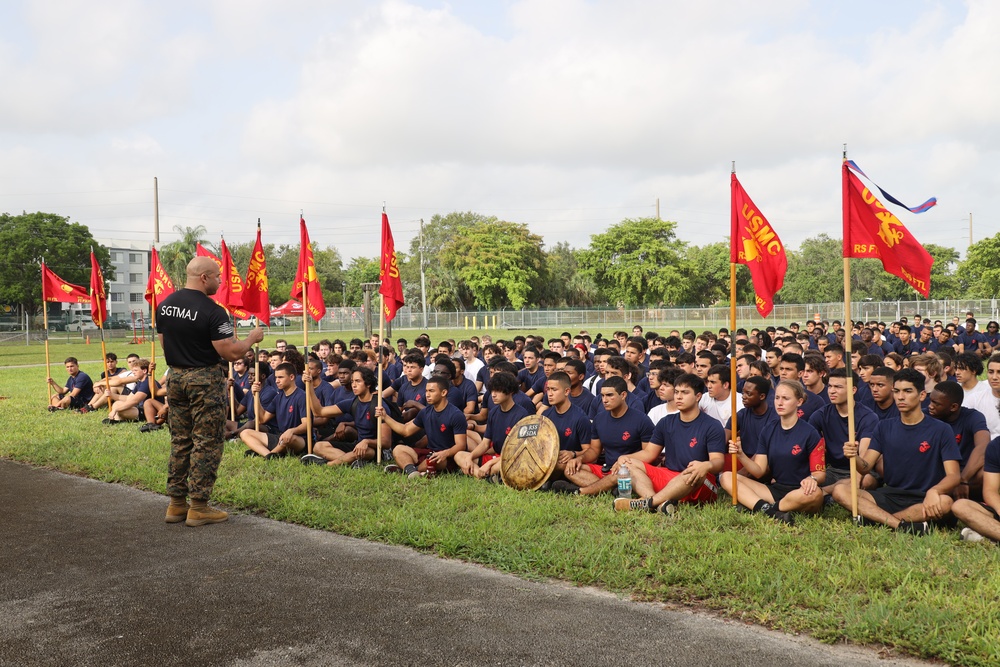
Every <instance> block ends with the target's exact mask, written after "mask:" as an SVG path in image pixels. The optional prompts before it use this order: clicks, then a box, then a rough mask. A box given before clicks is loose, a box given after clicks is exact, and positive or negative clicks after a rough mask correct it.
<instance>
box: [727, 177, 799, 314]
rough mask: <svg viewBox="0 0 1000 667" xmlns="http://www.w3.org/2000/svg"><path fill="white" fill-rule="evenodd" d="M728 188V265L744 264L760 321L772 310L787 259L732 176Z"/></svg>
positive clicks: (767, 226)
mask: <svg viewBox="0 0 1000 667" xmlns="http://www.w3.org/2000/svg"><path fill="white" fill-rule="evenodd" d="M731 186H732V204H733V210H732V232H731V235H730V237H729V238H730V250H729V261H730V262H732V263H734V264H746V266H747V268H748V269H750V278H751V279H752V280H753V291H754V294H755V295H756V298H755V301H756V304H757V311H758V312H759V313H760V314H761V316H762V317H767V316H768V315H770V313H771V310H772V309H773V308H774V295H775V294H776V293H777V292H778V290H780V289H781V287H782V286H783V285H784V284H785V271H786V270H787V269H788V258H787V257H786V256H785V247H784V246H783V245H782V244H781V239H780V238H778V235H777V234H776V233H775V231H774V230H773V229H772V228H771V225H770V224H769V223H768V221H767V219H766V218H765V217H764V215H763V214H762V213H761V212H760V209H758V208H757V205H756V204H754V203H753V201H752V200H751V199H750V196H749V195H747V193H746V190H744V189H743V186H742V185H740V182H739V180H738V179H737V178H736V174H735V173H733V175H732V179H731Z"/></svg>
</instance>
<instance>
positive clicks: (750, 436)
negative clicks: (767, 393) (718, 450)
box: [726, 406, 778, 458]
mask: <svg viewBox="0 0 1000 667" xmlns="http://www.w3.org/2000/svg"><path fill="white" fill-rule="evenodd" d="M774 421H778V413H777V412H775V411H774V408H772V407H771V406H767V412H765V413H764V414H762V415H758V414H755V413H754V411H753V410H749V409H747V408H741V409H740V411H739V412H737V413H736V436H737V437H738V438H739V439H740V445H741V446H742V447H743V453H744V454H746V455H747V456H749V457H751V458H753V457H754V456H756V454H757V452H758V451H760V434H761V433H763V431H764V428H765V427H767V425H768V424H770V423H771V422H774ZM726 429H727V430H728V431H732V430H733V418H732V417H730V418H729V419H728V420H727V422H726ZM726 451H728V447H727V448H726Z"/></svg>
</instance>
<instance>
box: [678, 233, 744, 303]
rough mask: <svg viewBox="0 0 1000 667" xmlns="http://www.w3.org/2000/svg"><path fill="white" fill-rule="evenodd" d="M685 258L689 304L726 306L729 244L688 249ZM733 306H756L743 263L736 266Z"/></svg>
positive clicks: (728, 292)
mask: <svg viewBox="0 0 1000 667" xmlns="http://www.w3.org/2000/svg"><path fill="white" fill-rule="evenodd" d="M685 259H686V260H687V262H686V264H687V266H689V267H690V271H691V275H690V277H689V279H688V284H689V286H690V289H691V302H692V303H695V304H704V305H710V304H728V303H729V297H730V290H729V241H728V240H726V241H720V242H718V243H710V244H708V245H705V246H689V247H688V248H687V252H686V254H685ZM736 303H737V305H741V306H745V305H750V304H753V303H755V300H754V290H753V281H752V280H751V278H750V270H749V269H748V268H747V267H746V266H744V265H743V264H737V265H736Z"/></svg>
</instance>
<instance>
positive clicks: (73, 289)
mask: <svg viewBox="0 0 1000 667" xmlns="http://www.w3.org/2000/svg"><path fill="white" fill-rule="evenodd" d="M42 301H49V302H59V303H90V295H89V294H87V290H86V289H84V288H83V287H80V286H79V285H74V284H73V283H68V282H66V281H65V280H63V279H62V278H60V277H59V276H57V275H56V274H55V273H54V272H53V271H52V270H51V269H49V267H47V266H45V262H42Z"/></svg>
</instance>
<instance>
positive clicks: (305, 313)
mask: <svg viewBox="0 0 1000 667" xmlns="http://www.w3.org/2000/svg"><path fill="white" fill-rule="evenodd" d="M307 280H308V277H307ZM308 287H309V284H308V282H306V280H303V282H302V342H303V347H304V350H303V351H304V352H305V353H306V354H308V353H309V320H308V319H307V318H308V317H309V295H308V294H307V288H308ZM257 326H260V325H259V324H258V325H257ZM306 453H307V454H312V453H313V417H312V401H310V400H309V397H308V396H307V397H306Z"/></svg>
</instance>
